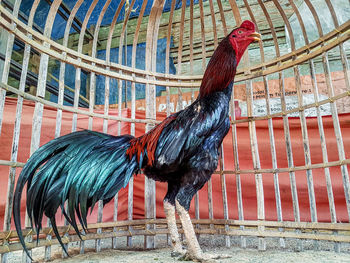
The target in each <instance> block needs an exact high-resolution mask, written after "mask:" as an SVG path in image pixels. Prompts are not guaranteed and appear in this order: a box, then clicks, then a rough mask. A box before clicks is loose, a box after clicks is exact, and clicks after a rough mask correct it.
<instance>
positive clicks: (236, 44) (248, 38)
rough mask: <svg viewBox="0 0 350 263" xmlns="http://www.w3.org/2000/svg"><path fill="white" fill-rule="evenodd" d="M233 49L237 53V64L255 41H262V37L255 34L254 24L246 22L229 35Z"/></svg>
mask: <svg viewBox="0 0 350 263" xmlns="http://www.w3.org/2000/svg"><path fill="white" fill-rule="evenodd" d="M229 39H230V43H231V45H232V48H233V49H234V50H235V52H236V59H237V64H238V62H239V61H240V59H241V57H242V56H243V54H244V51H245V50H246V49H247V47H248V46H249V44H250V43H251V42H254V41H260V39H261V35H260V34H259V33H257V32H255V25H254V23H252V22H250V21H249V20H246V21H244V22H243V23H242V24H241V26H240V27H238V28H236V29H234V30H233V31H232V32H231V34H230V35H229Z"/></svg>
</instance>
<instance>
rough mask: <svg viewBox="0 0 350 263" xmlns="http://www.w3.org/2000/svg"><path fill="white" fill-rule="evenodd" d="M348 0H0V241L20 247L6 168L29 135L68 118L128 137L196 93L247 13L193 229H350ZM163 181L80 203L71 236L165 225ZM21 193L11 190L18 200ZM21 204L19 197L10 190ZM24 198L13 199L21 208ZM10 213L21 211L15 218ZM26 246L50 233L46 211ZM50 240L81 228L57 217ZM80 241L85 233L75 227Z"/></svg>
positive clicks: (269, 232) (307, 233)
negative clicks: (223, 131)
mask: <svg viewBox="0 0 350 263" xmlns="http://www.w3.org/2000/svg"><path fill="white" fill-rule="evenodd" d="M349 17H350V2H349V1H347V0H337V1H335V0H280V1H277V0H217V1H213V0H207V1H205V0H182V1H181V0H172V1H170V0H144V1H141V0H89V1H83V0H72V1H70V0H65V1H62V0H52V1H51V0H45V1H39V0H28V1H20V0H0V78H1V83H0V145H1V146H2V151H1V153H0V174H1V180H2V182H3V183H2V184H1V185H0V189H1V198H0V200H1V206H0V207H1V212H0V223H3V230H2V232H0V253H1V255H2V260H3V262H7V261H8V258H9V257H8V256H9V255H10V253H12V252H13V251H18V250H22V247H21V245H20V243H19V241H18V238H17V234H16V232H15V231H14V228H13V223H11V222H12V202H13V192H14V187H15V181H16V178H17V176H18V174H19V173H20V171H21V169H22V167H23V165H24V163H25V162H26V160H27V159H28V158H29V156H30V155H31V154H32V153H33V152H34V151H35V150H36V149H37V148H38V147H39V146H40V145H42V144H44V143H46V142H47V141H49V140H51V139H53V138H55V137H58V136H60V135H63V134H66V133H69V132H71V131H76V130H81V129H91V130H98V131H103V132H105V133H109V134H113V135H120V134H125V133H129V134H132V135H136V136H139V135H141V134H143V133H145V132H146V131H148V130H149V129H150V128H152V127H153V126H154V125H155V124H157V123H159V122H160V121H161V120H163V119H164V118H165V117H166V116H168V115H170V114H171V113H173V112H176V111H178V110H181V109H183V108H184V107H186V106H187V105H189V104H190V103H191V102H193V101H194V100H195V98H196V96H197V94H198V88H199V86H200V83H201V78H202V76H203V72H204V70H205V68H206V65H207V63H208V61H209V59H210V57H211V56H212V54H213V51H214V50H215V48H216V47H217V45H218V43H219V42H220V41H221V40H222V39H223V38H224V37H225V36H226V35H227V34H228V33H230V32H231V30H232V29H233V28H235V27H237V26H239V25H240V24H241V22H242V21H244V20H250V21H252V22H253V23H255V24H256V26H257V31H258V32H259V33H260V34H261V35H262V41H261V42H259V43H258V42H256V43H253V44H251V45H250V46H249V48H248V50H247V52H246V53H245V55H244V56H243V58H242V61H241V63H240V65H239V67H238V71H237V74H236V77H235V85H234V92H233V94H232V100H231V109H230V115H231V129H230V132H229V134H228V135H227V136H226V138H225V140H224V143H223V146H222V150H221V160H220V164H219V166H218V169H217V171H216V172H215V173H214V175H213V177H212V179H211V180H210V181H209V182H208V184H207V185H206V186H205V187H204V188H203V189H202V190H201V191H200V192H199V193H198V194H197V195H196V196H195V198H194V200H193V202H192V205H191V210H190V213H191V216H192V219H193V222H194V223H195V225H196V228H195V229H196V232H197V233H198V234H212V235H223V236H224V237H225V244H226V246H230V245H231V238H232V237H239V238H240V239H239V242H240V245H241V246H242V247H245V246H246V239H247V238H249V237H254V238H255V239H256V240H258V242H257V247H258V249H260V250H265V249H266V248H268V246H267V245H266V238H267V237H272V238H274V240H276V243H277V244H278V246H280V247H281V248H283V247H284V246H285V244H286V242H287V241H288V240H290V239H293V240H297V242H296V246H298V248H299V249H302V248H303V242H305V241H304V240H316V241H315V242H314V243H313V244H314V247H315V249H317V248H318V247H319V246H318V244H319V243H318V242H319V241H322V242H323V241H328V243H329V244H331V245H332V246H334V249H335V250H336V251H342V244H345V243H349V242H350V236H349V233H350V232H349V231H350V224H349V217H350V185H349V165H350V136H349V134H350V82H349V56H350V41H349V38H350V20H349ZM165 189H166V186H164V185H163V184H161V183H159V184H158V183H155V182H154V181H153V180H149V179H147V178H145V177H144V176H143V175H142V174H140V175H137V176H135V177H134V178H133V179H132V180H131V181H130V183H129V185H128V186H127V188H126V189H125V190H123V191H122V192H120V193H119V194H118V195H117V196H116V197H115V198H114V200H113V201H111V202H110V203H109V204H108V205H106V206H105V207H103V205H102V203H101V202H100V203H99V205H98V207H96V208H95V210H94V212H93V213H92V215H91V216H90V217H89V222H88V223H89V233H86V235H84V236H83V239H84V240H96V250H97V251H100V250H101V239H109V240H112V242H111V246H112V247H113V248H116V247H118V242H116V240H117V238H120V237H125V238H126V239H127V246H132V238H133V236H144V238H145V246H146V247H147V248H153V247H155V246H156V243H155V241H154V240H155V236H157V235H165V234H167V233H168V232H167V227H166V221H165V219H164V213H163V212H162V207H161V206H160V203H161V202H162V199H163V197H164V194H165ZM23 202H24V201H23ZM23 205H24V203H23ZM24 211H25V209H24V206H23V211H22V214H23V218H22V222H24V221H25V220H24V214H25V212H24ZM26 219H27V220H26V222H25V224H23V228H25V227H28V226H29V225H30V223H29V222H28V218H26ZM23 232H24V235H25V236H26V242H27V246H28V248H29V249H32V248H35V247H37V246H39V247H45V258H46V259H49V258H50V256H51V252H50V248H51V246H52V245H55V244H58V242H57V239H56V238H55V236H54V235H53V234H52V229H51V226H50V225H49V224H48V225H47V227H46V228H44V229H43V230H42V233H41V234H40V236H39V237H40V242H39V243H38V244H37V243H36V242H34V241H35V239H36V236H35V235H34V232H33V231H32V230H29V229H24V230H23ZM59 232H60V233H61V235H62V236H63V235H64V236H65V238H64V239H63V242H64V243H65V244H67V245H68V243H70V242H74V241H80V240H79V237H78V236H77V235H76V234H75V232H74V231H73V230H72V229H71V228H70V227H69V226H68V224H67V222H63V221H62V222H61V226H60V228H59ZM80 248H81V251H84V242H83V241H81V242H80Z"/></svg>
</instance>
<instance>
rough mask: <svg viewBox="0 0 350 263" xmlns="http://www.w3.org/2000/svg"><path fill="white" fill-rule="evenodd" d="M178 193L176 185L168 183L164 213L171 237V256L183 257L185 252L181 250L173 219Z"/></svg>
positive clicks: (174, 219)
mask: <svg viewBox="0 0 350 263" xmlns="http://www.w3.org/2000/svg"><path fill="white" fill-rule="evenodd" d="M178 191H179V187H178V186H177V185H176V184H173V183H168V192H167V194H166V196H165V198H164V212H165V216H166V219H167V223H168V229H169V233H170V237H171V246H172V248H173V252H172V253H171V254H172V256H182V255H185V253H186V250H184V249H183V248H182V244H181V241H180V237H179V232H178V231H177V226H176V218H175V196H176V194H177V193H178Z"/></svg>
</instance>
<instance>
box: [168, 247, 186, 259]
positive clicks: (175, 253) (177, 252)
mask: <svg viewBox="0 0 350 263" xmlns="http://www.w3.org/2000/svg"><path fill="white" fill-rule="evenodd" d="M186 253H187V250H186V249H183V248H174V250H173V251H172V252H171V257H173V258H175V257H184V256H185V255H186Z"/></svg>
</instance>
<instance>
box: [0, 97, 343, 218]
mask: <svg viewBox="0 0 350 263" xmlns="http://www.w3.org/2000/svg"><path fill="white" fill-rule="evenodd" d="M16 103H17V100H16V99H10V98H7V99H6V102H5V113H4V120H3V127H2V133H1V136H0V145H1V151H0V159H1V160H10V156H11V147H12V138H13V128H14V123H15V112H16ZM34 105H35V104H34V103H33V102H30V101H24V105H23V113H22V120H21V133H20V141H19V153H18V161H19V162H25V161H26V160H27V159H28V157H29V151H30V138H31V132H32V131H31V129H32V118H33V111H34ZM96 112H99V113H103V111H102V110H97V111H96ZM109 114H110V115H113V116H117V115H118V113H117V110H114V109H112V110H110V112H109ZM122 114H123V117H130V116H131V112H130V110H123V113H122ZM157 116H158V119H159V120H163V119H164V118H165V114H164V113H159V114H157ZM144 117H145V113H144V111H137V112H136V118H137V119H141V118H144ZM339 121H340V127H341V132H342V138H343V141H344V147H345V155H346V158H350V136H349V134H350V114H340V115H339ZM102 124H103V120H102V119H94V121H93V129H94V130H96V131H102ZM108 124H109V125H108V133H110V134H113V135H117V130H118V122H116V121H111V120H110V121H108ZM121 125H122V134H127V133H129V132H130V123H121ZM323 125H324V130H325V135H326V143H327V152H328V158H329V161H338V160H339V157H338V149H337V144H336V138H335V135H334V128H333V120H332V117H331V116H324V117H323ZM55 126H56V109H55V108H51V107H45V109H44V114H43V124H42V129H41V144H44V143H46V142H48V141H49V140H51V139H53V138H54V133H55ZM71 127H72V113H69V112H63V119H62V130H61V134H62V135H63V134H66V133H69V132H70V131H71ZM77 127H78V130H79V129H87V127H88V116H83V115H78V123H77ZM289 128H290V135H291V141H292V150H293V161H294V165H295V166H303V165H305V158H304V150H303V142H302V134H301V125H300V119H299V118H289ZM307 128H308V135H309V141H310V151H311V161H312V163H313V164H316V163H322V162H323V159H322V151H321V144H320V136H319V132H318V126H317V118H307ZM256 129H257V139H258V146H259V155H260V161H261V167H262V168H272V160H271V151H270V141H269V131H268V126H267V120H262V121H257V122H256ZM144 130H145V125H144V124H136V135H137V136H141V135H143V134H144ZM273 131H274V137H275V143H276V152H277V164H278V167H280V168H285V167H288V162H287V157H286V144H285V137H284V130H283V120H282V118H275V119H273ZM237 142H238V155H239V168H240V169H253V162H252V155H251V149H250V140H249V132H248V125H247V123H243V124H238V125H237ZM224 160H225V169H226V170H232V169H234V166H235V164H234V162H233V147H232V132H231V131H230V132H229V134H228V135H227V136H226V138H225V139H224ZM349 168H350V167H349V165H348V169H349ZM20 170H21V169H17V176H18V174H19V172H20ZM330 173H331V179H332V187H333V192H334V199H335V206H336V213H337V219H338V221H339V222H349V218H348V215H347V210H346V204H345V197H344V188H343V182H342V175H341V172H340V168H339V167H331V168H330ZM8 174H9V167H8V166H0V175H1V180H2V183H1V184H0V224H3V217H4V212H5V205H6V193H7V182H8ZM312 175H313V178H314V185H315V195H316V206H317V215H318V220H319V221H321V222H330V213H329V205H328V198H327V189H326V181H325V175H324V170H323V169H314V170H312ZM295 176H296V183H297V192H298V198H299V207H300V217H301V221H310V218H311V217H310V209H309V197H308V189H307V181H306V172H305V171H299V172H296V173H295ZM212 181H213V207H214V218H217V219H218V218H223V205H222V192H221V184H220V175H213V177H212ZM279 183H280V191H281V198H282V213H283V219H284V220H288V221H293V220H294V217H293V206H292V196H291V188H290V181H289V174H288V173H280V174H279ZM241 185H242V194H243V208H244V218H245V219H247V220H249V219H250V220H256V219H257V202H256V188H255V178H254V174H242V175H241ZM263 185H264V198H265V215H266V219H267V220H276V218H277V214H276V201H275V192H274V184H273V174H263ZM226 186H227V198H228V208H229V218H230V219H238V210H237V191H236V176H235V175H230V174H228V175H226ZM166 188H167V186H166V184H165V183H159V182H157V183H156V191H157V195H156V202H157V217H164V212H163V197H164V195H165V192H166ZM127 192H128V188H126V189H122V190H121V191H120V192H119V199H118V220H123V219H126V218H127V207H128V206H127V202H128V200H127V198H128V195H127ZM24 199H25V197H23V202H22V222H24V214H25V213H24V210H25V202H24ZM199 204H200V217H201V218H208V194H207V186H206V185H205V186H204V187H203V189H202V190H201V191H200V192H199ZM190 211H191V215H192V216H193V217H194V201H192V204H191V210H190ZM133 214H134V218H135V219H138V218H144V176H143V175H137V176H136V177H135V180H134V208H133ZM96 218H97V209H95V210H94V211H93V213H92V215H91V216H89V217H88V222H89V223H93V222H96ZM103 220H104V221H112V220H113V202H110V203H109V204H107V205H106V206H105V208H104V210H103ZM57 221H58V224H61V223H62V222H63V219H62V217H61V216H60V215H58V216H57ZM43 224H44V225H45V223H44V222H43Z"/></svg>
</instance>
